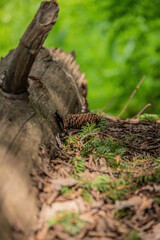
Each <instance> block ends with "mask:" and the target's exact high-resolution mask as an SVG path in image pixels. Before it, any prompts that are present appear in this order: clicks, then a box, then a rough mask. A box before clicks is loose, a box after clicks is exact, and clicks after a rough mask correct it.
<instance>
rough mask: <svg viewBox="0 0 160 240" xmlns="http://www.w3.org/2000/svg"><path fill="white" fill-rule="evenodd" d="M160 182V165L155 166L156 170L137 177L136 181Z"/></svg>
mask: <svg viewBox="0 0 160 240" xmlns="http://www.w3.org/2000/svg"><path fill="white" fill-rule="evenodd" d="M148 182H157V183H159V182H160V166H157V168H155V171H154V172H150V173H149V172H146V174H143V175H142V176H139V177H137V178H136V183H148Z"/></svg>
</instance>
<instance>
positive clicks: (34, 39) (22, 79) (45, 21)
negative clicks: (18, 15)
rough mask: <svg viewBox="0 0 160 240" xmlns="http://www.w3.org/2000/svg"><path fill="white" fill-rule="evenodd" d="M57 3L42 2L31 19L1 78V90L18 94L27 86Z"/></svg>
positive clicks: (55, 11) (53, 18)
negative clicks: (3, 76)
mask: <svg viewBox="0 0 160 240" xmlns="http://www.w3.org/2000/svg"><path fill="white" fill-rule="evenodd" d="M58 11H59V8H58V5H57V4H56V3H54V2H53V1H50V2H47V1H45V2H42V3H41V6H40V8H39V10H38V12H37V14H36V15H35V17H34V19H33V21H32V22H31V24H30V25H29V26H28V28H27V30H26V31H25V33H24V35H23V36H22V38H21V40H20V43H19V45H18V47H17V49H16V51H15V53H14V56H13V59H12V62H11V64H10V66H9V68H8V69H7V71H6V74H5V78H4V80H3V85H2V88H3V91H5V92H8V93H14V94H19V93H22V92H25V91H26V90H27V87H28V81H27V79H28V75H29V72H30V70H31V67H32V65H33V63H34V61H35V58H36V56H37V54H38V52H39V50H40V48H41V47H42V44H43V42H44V40H45V39H46V37H47V35H48V33H49V31H50V30H51V29H52V27H53V25H54V24H55V22H56V20H57V16H58Z"/></svg>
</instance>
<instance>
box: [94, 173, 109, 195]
mask: <svg viewBox="0 0 160 240" xmlns="http://www.w3.org/2000/svg"><path fill="white" fill-rule="evenodd" d="M109 185H110V177H109V176H108V175H101V176H98V177H96V178H95V179H94V181H93V183H92V187H94V188H96V189H97V190H98V191H100V192H101V193H105V192H106V191H107V188H109Z"/></svg>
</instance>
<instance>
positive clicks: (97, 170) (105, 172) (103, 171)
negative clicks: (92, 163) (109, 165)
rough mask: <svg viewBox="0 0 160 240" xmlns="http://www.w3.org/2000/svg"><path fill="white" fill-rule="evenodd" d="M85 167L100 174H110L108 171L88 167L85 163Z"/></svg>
mask: <svg viewBox="0 0 160 240" xmlns="http://www.w3.org/2000/svg"><path fill="white" fill-rule="evenodd" d="M85 167H86V168H88V169H89V170H90V171H92V172H99V173H102V174H110V171H105V170H99V169H95V168H92V167H89V166H88V165H87V164H85Z"/></svg>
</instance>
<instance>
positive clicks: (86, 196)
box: [81, 188, 92, 203]
mask: <svg viewBox="0 0 160 240" xmlns="http://www.w3.org/2000/svg"><path fill="white" fill-rule="evenodd" d="M81 196H82V197H83V198H84V200H86V201H87V202H89V203H92V197H91V194H90V193H89V191H88V190H87V189H85V188H83V190H82V194H81Z"/></svg>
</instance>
